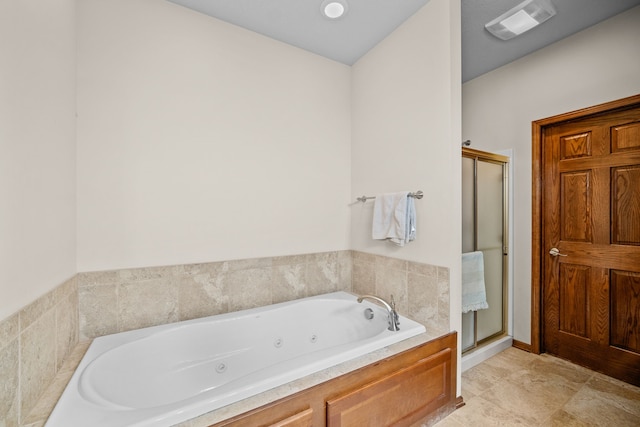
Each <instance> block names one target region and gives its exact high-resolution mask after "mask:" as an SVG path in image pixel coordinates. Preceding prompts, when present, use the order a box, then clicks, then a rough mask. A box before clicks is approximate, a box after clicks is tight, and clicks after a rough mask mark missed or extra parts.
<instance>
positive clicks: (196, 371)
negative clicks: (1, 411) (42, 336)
mask: <svg viewBox="0 0 640 427" xmlns="http://www.w3.org/2000/svg"><path fill="white" fill-rule="evenodd" d="M372 313H373V317H372V318H370V317H371V314H372ZM387 319H388V316H387V311H386V310H385V309H383V308H382V307H380V306H378V305H375V304H372V303H370V302H368V301H366V300H365V301H364V302H363V303H361V304H359V303H357V301H356V297H355V296H353V295H351V294H348V293H346V292H335V293H330V294H325V295H320V296H316V297H309V298H303V299H299V300H295V301H290V302H285V303H280V304H274V305H270V306H266V307H259V308H254V309H249V310H243V311H238V312H234V313H227V314H223V315H218V316H212V317H206V318H201V319H194V320H189V321H184V322H178V323H173V324H168V325H162V326H154V327H150V328H144V329H139V330H135V331H129V332H123V333H118V334H114V335H108V336H104V337H99V338H96V339H95V340H94V341H93V342H92V344H91V346H90V347H89V349H88V351H87V353H86V354H85V356H84V358H83V359H82V361H81V362H80V365H79V366H78V368H77V369H76V371H75V373H74V375H73V377H72V378H71V381H70V382H69V384H68V385H67V387H66V389H65V391H64V393H63V394H62V397H61V398H60V400H59V401H58V403H57V405H56V407H55V408H54V410H53V412H52V414H51V416H50V417H49V419H48V421H47V423H46V424H45V425H46V426H47V427H63V426H64V427H75V426H77V427H86V426H93V427H99V426H108V427H116V426H154V427H156V426H170V425H173V424H175V423H179V422H182V421H186V420H189V419H191V418H194V417H197V416H198V415H201V414H204V413H207V412H210V411H213V410H215V409H218V408H221V407H223V406H225V405H229V404H231V403H234V402H237V401H239V400H241V399H245V398H247V397H250V396H254V395H256V394H258V393H261V392H264V391H266V390H269V389H271V388H274V387H277V386H280V385H283V384H285V383H287V382H290V381H293V380H295V379H298V378H301V377H303V376H306V375H309V374H312V373H314V372H318V371H320V370H322V369H326V368H329V367H331V366H334V365H337V364H339V363H342V362H344V361H347V360H350V359H353V358H356V357H358V356H362V355H364V354H366V353H369V352H371V351H374V350H377V349H380V348H383V347H386V346H388V345H391V344H393V343H396V342H399V341H401V340H404V339H407V338H410V337H412V336H415V335H418V334H420V333H422V332H424V331H425V328H424V326H422V325H421V324H419V323H417V322H414V321H412V320H410V319H407V318H405V317H402V316H400V330H399V331H395V332H394V331H390V330H388V329H387V328H388V320H387Z"/></svg>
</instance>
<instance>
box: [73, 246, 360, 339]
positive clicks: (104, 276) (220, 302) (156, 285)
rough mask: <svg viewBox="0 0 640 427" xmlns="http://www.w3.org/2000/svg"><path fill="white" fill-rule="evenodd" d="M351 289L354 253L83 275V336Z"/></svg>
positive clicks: (80, 287)
mask: <svg viewBox="0 0 640 427" xmlns="http://www.w3.org/2000/svg"><path fill="white" fill-rule="evenodd" d="M350 289H351V253H350V251H336V252H324V253H316V254H303V255H292V256H281V257H270V258H255V259H244V260H237V261H221V262H212V263H203V264H188V265H176V266H170V267H153V268H136V269H125V270H114V271H104V272H94V273H79V274H78V294H79V310H80V337H81V339H90V338H95V337H98V336H102V335H106V334H111V333H116V332H123V331H128V330H132V329H138V328H143V327H147V326H154V325H161V324H166V323H171V322H176V321H180V320H188V319H193V318H197V317H204V316H210V315H215V314H222V313H227V312H232V311H237V310H243V309H247V308H252V307H259V306H264V305H268V304H273V303H278V302H283V301H289V300H293V299H298V298H303V297H307V296H314V295H319V294H323V293H327V292H334V291H338V290H347V291H348V290H350Z"/></svg>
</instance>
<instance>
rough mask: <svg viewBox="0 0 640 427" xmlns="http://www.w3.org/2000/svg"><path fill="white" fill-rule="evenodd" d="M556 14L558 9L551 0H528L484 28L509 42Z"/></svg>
mask: <svg viewBox="0 0 640 427" xmlns="http://www.w3.org/2000/svg"><path fill="white" fill-rule="evenodd" d="M555 14H556V9H555V8H554V7H553V4H552V3H551V0H527V1H525V2H522V3H520V4H519V5H518V6H516V7H514V8H513V9H511V10H509V11H508V12H506V13H503V14H502V15H500V16H498V17H497V18H496V19H494V20H493V21H491V22H489V23H488V24H486V25H485V26H484V27H485V28H486V29H487V30H488V31H489V32H490V33H491V34H493V35H494V36H496V37H498V38H499V39H502V40H509V39H511V38H513V37H515V36H517V35H520V34H522V33H524V32H526V31H529V30H530V29H532V28H533V27H536V26H538V25H540V24H542V23H543V22H544V21H546V20H547V19H549V18H551V17H552V16H553V15H555Z"/></svg>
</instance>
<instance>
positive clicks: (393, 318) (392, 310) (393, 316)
mask: <svg viewBox="0 0 640 427" xmlns="http://www.w3.org/2000/svg"><path fill="white" fill-rule="evenodd" d="M365 299H369V300H373V301H377V302H379V303H380V304H382V305H383V306H384V308H386V309H387V311H388V312H389V328H388V329H389V330H390V331H399V330H400V321H399V317H398V312H397V311H396V303H395V301H394V300H393V295H391V303H388V302H386V301H385V300H383V299H382V298H380V297H377V296H375V295H361V296H359V297H358V302H362V301H363V300H365Z"/></svg>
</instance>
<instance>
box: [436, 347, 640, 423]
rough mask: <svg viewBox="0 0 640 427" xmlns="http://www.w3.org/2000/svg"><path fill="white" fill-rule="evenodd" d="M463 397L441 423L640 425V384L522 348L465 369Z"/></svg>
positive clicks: (500, 354) (509, 350)
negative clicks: (457, 406)
mask: <svg viewBox="0 0 640 427" xmlns="http://www.w3.org/2000/svg"><path fill="white" fill-rule="evenodd" d="M462 397H463V398H464V401H465V403H466V405H465V406H463V407H462V408H460V409H458V410H457V411H455V412H454V413H452V414H451V415H449V416H448V417H447V418H445V419H444V420H442V421H440V422H439V423H437V424H435V426H436V427H460V426H473V427H480V426H563V427H564V426H615V427H623V426H634V427H638V426H640V387H634V386H632V385H629V384H626V383H624V382H621V381H618V380H615V379H613V378H610V377H607V376H605V375H602V374H599V373H597V372H593V371H590V370H588V369H586V368H583V367H581V366H577V365H574V364H571V363H569V362H566V361H564V360H561V359H558V358H555V357H552V356H548V355H546V354H543V355H534V354H531V353H527V352H525V351H522V350H518V349H516V348H509V349H507V350H505V351H503V352H502V353H499V354H497V355H495V356H493V357H492V358H490V359H488V360H486V361H485V362H483V363H481V364H479V365H477V366H475V367H473V368H471V369H469V370H467V371H466V372H464V373H463V374H462Z"/></svg>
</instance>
